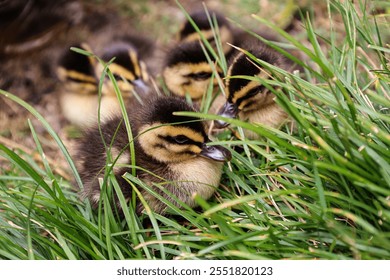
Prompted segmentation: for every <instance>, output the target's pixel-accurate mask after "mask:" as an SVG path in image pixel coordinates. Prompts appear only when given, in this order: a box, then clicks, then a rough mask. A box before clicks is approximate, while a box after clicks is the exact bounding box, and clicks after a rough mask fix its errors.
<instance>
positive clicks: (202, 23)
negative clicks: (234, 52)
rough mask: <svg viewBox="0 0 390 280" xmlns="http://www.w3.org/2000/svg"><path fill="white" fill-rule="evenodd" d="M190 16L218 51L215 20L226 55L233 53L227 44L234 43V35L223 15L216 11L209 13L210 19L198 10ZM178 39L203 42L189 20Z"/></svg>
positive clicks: (179, 33)
mask: <svg viewBox="0 0 390 280" xmlns="http://www.w3.org/2000/svg"><path fill="white" fill-rule="evenodd" d="M189 16H190V18H191V19H192V20H193V22H194V23H195V25H196V26H197V27H198V28H199V30H200V32H201V33H202V34H203V36H204V38H205V39H206V40H207V41H208V42H209V43H210V44H211V45H212V46H213V47H214V49H216V42H215V32H214V31H213V27H214V18H215V20H216V23H217V25H218V26H217V27H218V35H219V40H220V41H221V45H222V48H223V51H224V54H225V55H226V54H227V53H229V52H230V51H231V46H229V45H228V44H226V43H228V42H229V43H233V42H234V34H233V30H232V28H231V26H230V24H229V22H228V21H227V20H226V18H225V17H224V16H223V15H222V14H220V13H218V12H215V11H209V17H208V15H207V13H206V11H205V10H197V11H195V12H193V13H191V14H190V15H189ZM210 20H211V23H210ZM177 37H178V41H179V42H198V41H200V40H202V39H201V36H200V34H199V33H198V32H197V31H196V29H195V28H194V26H193V25H192V24H191V22H190V21H189V20H186V21H185V22H184V23H183V25H182V27H181V28H180V31H179V32H178V35H177Z"/></svg>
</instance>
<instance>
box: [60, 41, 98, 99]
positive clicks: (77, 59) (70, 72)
mask: <svg viewBox="0 0 390 280" xmlns="http://www.w3.org/2000/svg"><path fill="white" fill-rule="evenodd" d="M76 47H77V48H80V49H89V48H88V46H87V45H85V44H81V45H77V46H76ZM93 64H94V63H93V62H92V58H91V57H88V56H86V55H83V54H80V53H77V52H74V51H70V50H67V51H66V52H65V54H64V55H63V56H62V57H61V59H60V61H59V66H58V68H57V76H58V78H59V80H60V81H61V82H63V84H64V86H65V88H66V91H69V92H77V93H78V94H80V95H89V94H96V93H97V90H98V87H97V82H98V80H97V78H96V76H95V72H94V67H93Z"/></svg>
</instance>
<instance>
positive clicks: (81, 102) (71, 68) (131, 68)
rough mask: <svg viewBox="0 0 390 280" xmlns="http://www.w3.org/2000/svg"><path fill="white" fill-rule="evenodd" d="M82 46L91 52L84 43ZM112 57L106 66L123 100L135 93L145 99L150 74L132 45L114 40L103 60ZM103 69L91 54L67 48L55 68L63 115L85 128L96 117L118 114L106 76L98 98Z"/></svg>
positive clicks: (101, 118)
mask: <svg viewBox="0 0 390 280" xmlns="http://www.w3.org/2000/svg"><path fill="white" fill-rule="evenodd" d="M81 47H82V48H84V49H85V50H87V51H89V52H92V51H91V49H90V47H88V45H86V44H82V45H81ZM113 58H115V59H114V61H113V62H112V63H111V64H110V66H109V69H110V71H111V72H112V74H113V76H114V78H115V80H116V82H117V84H118V87H119V90H120V92H121V94H122V97H123V98H124V100H125V103H126V104H127V105H128V104H129V103H132V102H133V101H134V94H139V95H140V96H141V98H142V97H143V98H145V95H148V94H149V86H148V81H149V75H148V73H147V70H146V66H145V64H144V63H143V62H142V61H140V60H139V59H138V54H137V52H136V50H135V48H134V47H133V46H132V45H131V44H128V43H124V42H117V43H113V44H112V45H110V46H109V47H108V48H107V49H105V50H104V52H103V54H102V60H103V61H104V62H109V61H110V60H111V59H113ZM103 71H104V66H103V65H102V64H101V63H100V62H99V61H98V60H97V59H96V58H95V57H94V56H85V55H83V54H79V53H76V52H73V51H68V52H67V53H66V54H65V55H64V56H63V57H62V59H61V61H60V66H59V68H58V71H57V73H58V77H59V79H60V80H61V81H62V82H63V85H64V86H63V92H62V93H61V97H60V104H61V108H62V112H63V115H64V117H65V118H66V119H67V120H68V121H70V122H71V123H73V124H75V125H77V126H80V127H88V126H91V125H93V124H95V123H97V122H98V118H99V117H100V120H105V119H107V118H109V117H112V116H114V115H118V114H121V110H120V106H119V102H118V99H117V96H116V93H115V90H114V86H113V84H112V82H111V81H110V79H109V78H108V77H107V76H105V77H104V80H103V84H102V90H101V100H99V94H98V92H99V87H98V85H99V79H100V78H101V76H102V74H103ZM99 103H100V112H99ZM99 113H100V115H99Z"/></svg>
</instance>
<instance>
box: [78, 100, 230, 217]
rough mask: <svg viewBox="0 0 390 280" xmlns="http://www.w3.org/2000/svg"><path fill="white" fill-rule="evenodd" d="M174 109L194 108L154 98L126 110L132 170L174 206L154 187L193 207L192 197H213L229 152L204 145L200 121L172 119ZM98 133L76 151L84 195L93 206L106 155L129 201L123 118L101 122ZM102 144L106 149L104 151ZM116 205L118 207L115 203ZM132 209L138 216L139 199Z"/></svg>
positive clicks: (160, 205) (152, 200) (158, 208)
mask: <svg viewBox="0 0 390 280" xmlns="http://www.w3.org/2000/svg"><path fill="white" fill-rule="evenodd" d="M177 111H189V112H194V111H195V110H194V108H193V107H192V106H190V105H189V104H187V103H186V102H185V101H184V100H183V99H181V98H177V97H153V98H151V99H149V100H148V101H147V102H145V104H144V105H143V106H142V105H140V104H138V106H137V107H134V108H133V109H132V110H131V111H129V112H128V116H129V119H130V123H131V130H132V134H133V135H134V146H135V159H136V165H137V166H139V167H140V168H138V169H137V171H136V172H137V177H138V178H140V179H141V180H142V181H143V182H145V183H146V184H148V185H149V186H150V187H152V188H153V189H154V191H156V192H157V193H158V194H160V195H161V196H163V197H164V198H165V199H167V200H169V201H170V202H172V203H173V204H174V205H175V206H178V207H179V204H178V203H177V202H176V201H175V199H174V198H172V197H171V196H170V195H168V194H166V193H164V192H163V191H161V190H160V189H158V188H157V187H156V186H155V185H156V184H161V186H162V187H163V188H165V189H166V190H167V191H168V192H169V193H172V194H173V195H174V196H176V197H177V198H178V199H179V200H180V201H182V202H184V203H185V204H187V205H188V206H190V207H195V206H196V202H195V199H194V196H195V195H196V194H197V195H199V196H201V197H202V198H203V199H209V198H210V197H211V196H212V194H213V193H214V191H215V190H216V188H217V187H218V185H219V182H220V178H221V173H222V166H223V162H224V161H227V160H230V158H231V154H230V152H229V151H228V150H227V149H226V148H224V147H222V146H210V145H208V142H209V140H208V137H207V134H206V132H205V127H204V123H203V122H201V121H200V120H199V119H197V118H193V117H185V116H175V115H173V112H177ZM101 130H102V134H100V132H99V130H98V129H97V127H94V128H93V129H89V130H87V131H86V134H85V137H84V138H83V139H82V140H81V143H80V146H79V149H78V155H80V157H81V161H80V168H79V170H80V176H81V179H82V181H83V183H84V190H83V196H84V197H86V198H88V199H89V200H90V201H91V203H92V205H93V206H97V204H98V202H99V200H100V192H101V188H100V186H99V178H102V177H103V176H104V173H105V172H104V169H105V166H106V164H107V153H109V154H110V156H111V158H112V161H116V163H115V165H114V167H113V169H112V170H113V172H114V174H115V176H116V179H117V180H118V182H119V185H120V187H121V190H122V192H123V194H124V197H125V198H126V200H127V201H129V200H130V199H131V197H132V187H131V186H130V185H129V184H128V182H127V181H126V180H125V179H124V178H123V177H122V176H123V175H124V174H125V173H126V172H128V173H131V167H129V166H128V165H131V155H130V150H129V139H128V133H127V131H126V128H125V125H124V123H123V122H122V118H120V117H116V118H113V119H111V120H109V121H107V122H105V123H104V124H103V125H102V127H101ZM102 135H103V138H104V141H105V143H106V144H104V143H103V141H102ZM110 143H111V144H110ZM105 145H109V146H110V147H109V148H108V150H107V149H106V146H105ZM140 191H141V193H142V196H143V197H144V199H145V200H146V201H147V203H148V204H149V206H150V207H151V209H152V210H153V211H155V212H157V213H162V214H163V213H165V212H166V209H167V206H166V205H165V203H164V202H162V201H161V200H159V199H158V198H156V197H155V196H153V195H152V194H150V193H148V192H147V191H145V190H143V189H141V188H140ZM115 204H116V205H117V206H118V207H119V202H118V201H117V199H116V200H115ZM136 209H137V212H138V213H140V212H142V210H143V209H144V206H143V205H142V204H141V203H140V202H139V201H138V202H137V206H136Z"/></svg>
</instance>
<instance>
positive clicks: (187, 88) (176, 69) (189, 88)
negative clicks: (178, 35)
mask: <svg viewBox="0 0 390 280" xmlns="http://www.w3.org/2000/svg"><path fill="white" fill-rule="evenodd" d="M217 71H220V69H219V68H217ZM201 72H205V73H210V76H211V74H212V69H211V66H210V65H209V64H208V63H207V62H202V63H179V64H176V65H174V66H172V67H167V68H165V70H164V72H163V76H164V80H165V83H166V85H167V87H168V89H169V90H170V91H171V92H172V93H174V94H176V95H179V96H185V95H186V94H187V93H188V94H189V95H190V96H191V98H192V99H198V98H201V97H202V96H203V95H204V94H205V93H206V91H207V88H208V86H209V84H210V79H205V80H196V79H195V78H192V77H190V76H189V75H191V74H196V73H201ZM212 82H213V85H217V80H216V78H214V80H213V81H212Z"/></svg>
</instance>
